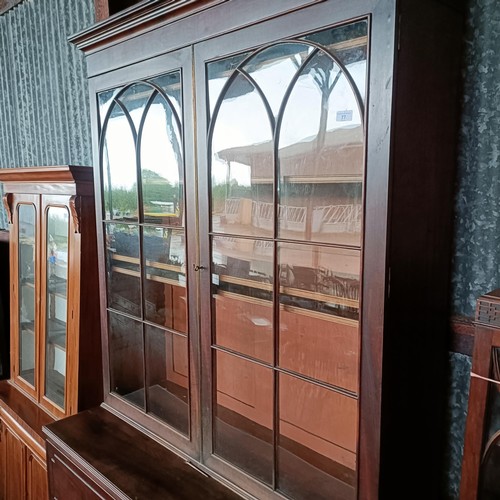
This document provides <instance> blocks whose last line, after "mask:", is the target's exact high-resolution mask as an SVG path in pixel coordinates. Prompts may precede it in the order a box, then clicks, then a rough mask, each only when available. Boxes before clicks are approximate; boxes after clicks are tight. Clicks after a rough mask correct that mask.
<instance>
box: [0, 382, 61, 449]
mask: <svg viewBox="0 0 500 500" xmlns="http://www.w3.org/2000/svg"><path fill="white" fill-rule="evenodd" d="M0 409H1V411H2V412H5V413H7V414H8V415H9V416H10V417H11V418H12V419H13V420H15V421H16V422H17V423H18V424H19V426H20V427H21V428H22V429H24V431H25V432H26V433H27V434H29V435H30V436H31V437H32V438H33V440H34V441H36V442H37V443H38V444H39V445H40V446H41V447H42V448H43V447H45V440H44V436H43V433H42V427H43V426H44V425H47V424H50V423H52V422H53V421H54V418H53V417H51V416H50V415H49V414H48V413H47V412H45V411H44V410H42V409H41V408H40V407H39V406H38V405H37V404H36V403H34V402H33V401H32V400H31V399H30V398H28V397H26V396H25V395H24V394H23V393H22V392H21V391H19V389H17V388H16V387H14V386H13V385H12V384H11V383H10V382H9V381H7V380H2V381H0Z"/></svg>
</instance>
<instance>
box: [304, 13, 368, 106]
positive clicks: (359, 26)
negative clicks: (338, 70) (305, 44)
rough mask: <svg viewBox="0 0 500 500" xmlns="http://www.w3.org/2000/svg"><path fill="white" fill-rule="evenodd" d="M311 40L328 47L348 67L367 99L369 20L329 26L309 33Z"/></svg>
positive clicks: (362, 97) (308, 37) (361, 92)
mask: <svg viewBox="0 0 500 500" xmlns="http://www.w3.org/2000/svg"><path fill="white" fill-rule="evenodd" d="M304 40H311V41H313V42H316V43H319V44H321V45H323V46H325V47H327V48H328V51H329V52H330V53H331V54H333V55H334V56H335V57H337V58H338V59H339V60H340V62H341V63H342V64H343V65H344V66H345V67H346V68H347V70H348V71H349V74H350V75H351V77H352V78H353V80H354V82H355V83H356V87H357V88H358V91H359V94H360V96H361V99H363V100H364V99H365V93H366V70H367V61H368V57H367V56H368V22H367V21H366V20H362V21H358V22H355V23H350V24H346V25H344V26H337V27H335V28H328V29H326V30H324V31H320V32H318V33H314V34H312V35H307V36H305V37H304Z"/></svg>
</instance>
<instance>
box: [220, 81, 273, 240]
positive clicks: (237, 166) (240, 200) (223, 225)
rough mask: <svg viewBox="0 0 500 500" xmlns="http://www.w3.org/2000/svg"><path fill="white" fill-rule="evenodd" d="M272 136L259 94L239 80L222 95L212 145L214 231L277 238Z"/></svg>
mask: <svg viewBox="0 0 500 500" xmlns="http://www.w3.org/2000/svg"><path fill="white" fill-rule="evenodd" d="M272 137H273V131H272V126H271V123H270V121H269V116H268V114H267V111H266V108H265V106H264V103H263V101H262V99H261V97H260V95H259V93H258V92H257V90H256V89H255V88H254V87H253V85H252V84H251V83H250V82H249V81H248V80H247V79H246V78H245V77H243V76H242V75H238V76H237V77H236V78H235V79H234V81H233V82H232V83H231V85H230V86H229V88H228V89H227V91H226V93H225V94H224V96H223V101H222V104H221V106H220V109H219V113H218V115H217V117H216V120H215V126H214V129H213V135H212V141H211V152H212V161H211V178H212V184H211V199H212V229H213V231H216V232H220V233H231V234H237V235H253V236H271V237H272V236H273V231H274V206H273V179H274V175H273V172H274V153H273V143H272Z"/></svg>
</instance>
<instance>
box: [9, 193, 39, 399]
mask: <svg viewBox="0 0 500 500" xmlns="http://www.w3.org/2000/svg"><path fill="white" fill-rule="evenodd" d="M39 202H40V198H39V196H36V195H16V196H14V200H13V227H12V231H13V235H12V237H11V239H10V241H11V243H10V252H11V255H12V256H13V258H12V259H11V276H12V300H11V318H12V320H11V323H12V326H11V328H12V336H11V339H12V349H11V367H12V378H13V379H14V381H15V382H16V384H18V385H19V386H20V387H22V388H23V389H24V390H25V391H26V392H27V393H28V394H30V395H31V396H33V397H34V398H35V399H37V398H38V394H37V392H38V361H39V360H38V355H37V352H38V343H39V332H40V324H39V304H38V303H37V300H36V297H38V296H39V295H38V294H39V289H40V288H39V287H40V283H39V280H40V275H39V272H40V271H39V258H40V256H39V255H38V248H39V245H38V240H39V238H40V234H39V230H38V218H39Z"/></svg>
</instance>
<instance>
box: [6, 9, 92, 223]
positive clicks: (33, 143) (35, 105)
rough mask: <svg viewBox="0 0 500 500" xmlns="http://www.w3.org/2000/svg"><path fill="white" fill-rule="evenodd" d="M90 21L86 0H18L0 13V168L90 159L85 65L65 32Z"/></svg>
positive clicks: (81, 161) (72, 30)
mask: <svg viewBox="0 0 500 500" xmlns="http://www.w3.org/2000/svg"><path fill="white" fill-rule="evenodd" d="M93 19H94V3H93V0H78V1H72V0H25V1H24V2H21V3H20V4H19V5H18V6H16V7H15V8H13V9H11V10H9V11H7V12H6V13H5V14H3V15H2V16H0V168H11V167H21V166H34V165H64V164H75V165H79V164H80V165H81V164H89V163H90V161H91V157H92V155H91V141H90V124H89V102H88V94H87V83H86V70H85V63H84V58H83V54H82V53H81V52H80V51H78V50H77V49H76V48H75V47H73V46H72V45H71V44H69V43H68V42H67V38H68V36H70V35H72V34H74V33H76V32H77V31H79V30H81V29H83V28H85V27H88V26H90V25H91V24H92V23H93ZM6 227H7V221H6V218H5V213H4V211H3V207H2V209H0V229H1V228H6Z"/></svg>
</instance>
